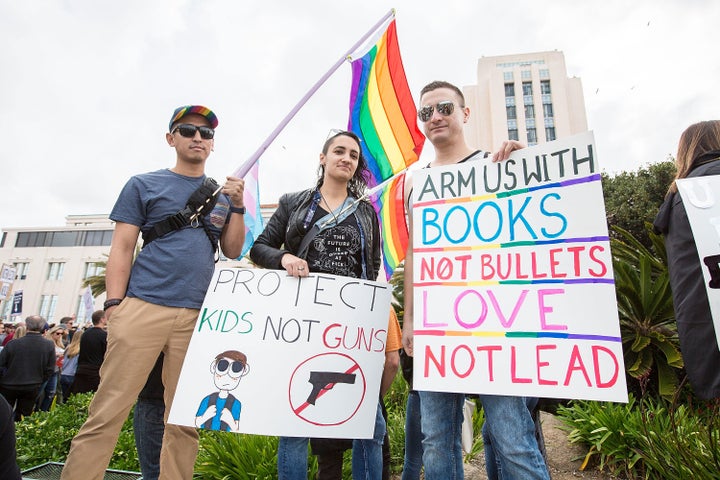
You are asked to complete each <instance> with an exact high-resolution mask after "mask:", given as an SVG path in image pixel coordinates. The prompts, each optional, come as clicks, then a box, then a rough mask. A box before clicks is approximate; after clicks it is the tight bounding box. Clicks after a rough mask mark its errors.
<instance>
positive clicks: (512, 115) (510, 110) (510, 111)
mask: <svg viewBox="0 0 720 480" xmlns="http://www.w3.org/2000/svg"><path fill="white" fill-rule="evenodd" d="M505 113H506V114H507V118H508V120H513V119H516V118H517V111H516V110H515V105H512V106H509V107H505Z"/></svg>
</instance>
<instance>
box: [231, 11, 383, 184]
mask: <svg viewBox="0 0 720 480" xmlns="http://www.w3.org/2000/svg"><path fill="white" fill-rule="evenodd" d="M394 16H395V9H394V8H393V9H392V10H390V11H389V12H388V13H386V14H385V16H384V17H383V18H382V19H380V21H378V22H377V23H376V24H375V25H374V26H373V27H372V28H371V29H370V30H369V31H368V32H367V33H366V34H365V35H363V36H362V38H361V39H360V40H358V41H357V43H356V44H355V45H353V46H352V47H351V48H350V50H348V51H347V53H345V54H344V55H343V56H342V57H341V58H340V60H338V61H337V62H336V63H335V65H333V66H332V67H330V70H328V71H327V73H325V75H323V76H322V78H320V80H318V81H317V83H315V85H313V86H312V87H311V88H310V90H308V92H307V93H306V94H305V96H304V97H302V98H301V99H300V101H299V102H298V104H297V105H295V107H294V108H293V109H292V110H290V113H288V114H287V115H286V116H285V118H283V120H282V121H281V122H280V124H279V125H278V126H277V127H275V130H273V131H272V133H270V136H268V138H266V139H265V141H264V142H263V143H262V145H260V147H259V148H258V149H257V150H256V151H255V153H253V154H252V155H251V156H250V158H248V159H247V160H246V161H245V163H243V164H242V165H241V166H240V167H238V169H237V170H235V171H234V172H233V174H232V176H233V177H239V178H243V177H245V175H247V173H248V172H249V171H250V169H251V168H252V166H253V165H254V164H255V162H257V161H258V159H259V158H260V156H261V155H262V154H263V153H265V150H267V148H268V147H269V146H270V144H271V143H272V142H273V141H274V140H275V138H277V136H278V135H279V134H280V132H281V131H282V130H283V129H284V128H285V126H286V125H287V124H288V123H290V120H292V118H293V117H294V116H295V115H296V114H297V112H298V111H300V109H301V108H302V107H303V106H304V105H305V103H307V101H308V100H309V99H310V97H312V96H313V95H314V94H315V92H316V91H317V90H318V89H319V88H320V86H322V84H323V83H325V82H326V81H327V79H328V78H330V75H332V74H333V73H335V70H337V69H338V68H340V66H341V65H342V64H343V63H344V62H345V60H347V58H348V57H349V56H350V55H351V54H353V53H354V52H355V51H356V50H357V49H358V48H360V46H362V44H363V43H364V42H365V40H367V39H368V38H369V37H370V36H371V35H372V34H373V33H375V31H377V29H378V28H380V26H382V24H383V23H385V22H386V21H387V20H388V19H390V18H392V17H394Z"/></svg>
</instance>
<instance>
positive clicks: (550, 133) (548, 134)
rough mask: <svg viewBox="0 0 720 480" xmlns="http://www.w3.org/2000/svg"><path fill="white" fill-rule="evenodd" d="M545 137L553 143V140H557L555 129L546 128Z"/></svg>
mask: <svg viewBox="0 0 720 480" xmlns="http://www.w3.org/2000/svg"><path fill="white" fill-rule="evenodd" d="M545 137H546V138H547V141H548V142H552V141H553V140H555V138H556V137H555V127H546V128H545Z"/></svg>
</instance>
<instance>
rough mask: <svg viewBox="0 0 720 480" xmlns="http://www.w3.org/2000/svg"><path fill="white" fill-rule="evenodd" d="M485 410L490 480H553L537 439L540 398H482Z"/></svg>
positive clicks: (484, 439) (486, 457) (485, 442)
mask: <svg viewBox="0 0 720 480" xmlns="http://www.w3.org/2000/svg"><path fill="white" fill-rule="evenodd" d="M480 401H481V402H482V404H483V409H484V410H485V425H483V432H482V433H483V442H484V444H485V468H486V471H487V474H488V478H489V479H490V480H503V479H512V480H531V479H532V480H534V479H539V480H540V479H542V480H545V479H547V480H549V479H550V474H549V473H548V470H547V466H546V465H545V459H544V458H543V456H542V454H541V453H540V448H539V447H538V443H537V438H536V437H535V423H534V422H533V419H532V410H533V409H534V408H535V406H536V405H537V398H531V397H506V396H500V395H480Z"/></svg>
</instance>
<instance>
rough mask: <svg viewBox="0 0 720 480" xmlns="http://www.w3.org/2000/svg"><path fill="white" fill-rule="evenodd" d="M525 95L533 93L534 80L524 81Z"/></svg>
mask: <svg viewBox="0 0 720 480" xmlns="http://www.w3.org/2000/svg"><path fill="white" fill-rule="evenodd" d="M522 89H523V95H532V94H533V93H532V82H522Z"/></svg>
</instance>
